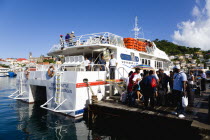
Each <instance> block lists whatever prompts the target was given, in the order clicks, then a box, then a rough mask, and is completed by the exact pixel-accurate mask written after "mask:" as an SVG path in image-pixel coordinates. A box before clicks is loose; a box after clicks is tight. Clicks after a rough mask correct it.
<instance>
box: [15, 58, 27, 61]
mask: <svg viewBox="0 0 210 140" xmlns="http://www.w3.org/2000/svg"><path fill="white" fill-rule="evenodd" d="M16 60H17V61H23V60H27V59H25V58H18V59H16Z"/></svg>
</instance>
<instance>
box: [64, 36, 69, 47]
mask: <svg viewBox="0 0 210 140" xmlns="http://www.w3.org/2000/svg"><path fill="white" fill-rule="evenodd" d="M69 39H70V35H69V33H67V34H66V36H65V41H66V44H67V46H68V47H69V46H70V45H69Z"/></svg>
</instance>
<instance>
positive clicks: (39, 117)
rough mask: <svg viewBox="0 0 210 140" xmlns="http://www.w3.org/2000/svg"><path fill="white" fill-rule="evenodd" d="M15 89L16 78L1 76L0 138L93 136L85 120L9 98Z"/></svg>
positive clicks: (85, 139)
mask: <svg viewBox="0 0 210 140" xmlns="http://www.w3.org/2000/svg"><path fill="white" fill-rule="evenodd" d="M14 91H15V79H14V78H8V77H0V140H25V139H30V140H61V139H62V140H65V139H68V140H80V139H81V140H89V139H93V137H92V135H91V131H90V130H88V127H87V125H86V123H85V121H84V120H74V119H73V118H70V117H68V116H64V115H61V114H55V113H53V112H49V111H46V110H44V109H41V108H40V107H39V106H40V104H27V103H23V102H20V101H17V100H14V99H10V98H8V96H9V95H10V94H11V93H13V92H14Z"/></svg>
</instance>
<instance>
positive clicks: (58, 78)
mask: <svg viewBox="0 0 210 140" xmlns="http://www.w3.org/2000/svg"><path fill="white" fill-rule="evenodd" d="M62 77H63V71H58V72H56V74H55V96H53V97H51V98H50V99H49V100H48V101H47V102H46V103H44V104H43V105H41V106H40V107H41V108H44V109H47V110H50V111H53V112H63V113H66V112H73V111H76V110H57V109H58V108H59V107H60V106H61V105H62V104H63V103H64V102H66V101H67V99H64V100H63V101H62V102H61V97H62V85H61V82H62ZM53 99H54V102H55V103H56V105H57V106H56V107H55V108H49V107H48V106H47V105H49V103H50V102H51V101H53Z"/></svg>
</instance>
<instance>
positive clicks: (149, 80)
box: [142, 70, 158, 109]
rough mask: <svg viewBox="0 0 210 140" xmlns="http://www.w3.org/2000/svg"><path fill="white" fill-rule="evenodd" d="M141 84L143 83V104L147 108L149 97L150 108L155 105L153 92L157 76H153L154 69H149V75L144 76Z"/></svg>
mask: <svg viewBox="0 0 210 140" xmlns="http://www.w3.org/2000/svg"><path fill="white" fill-rule="evenodd" d="M142 82H143V85H144V89H143V90H144V92H143V95H144V105H145V107H146V108H147V107H148V103H149V99H150V107H151V109H153V108H154V106H155V100H154V98H155V92H156V86H157V83H158V82H157V78H156V77H155V76H154V71H153V70H150V71H149V75H148V76H146V77H145V78H144V79H143V81H142Z"/></svg>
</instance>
